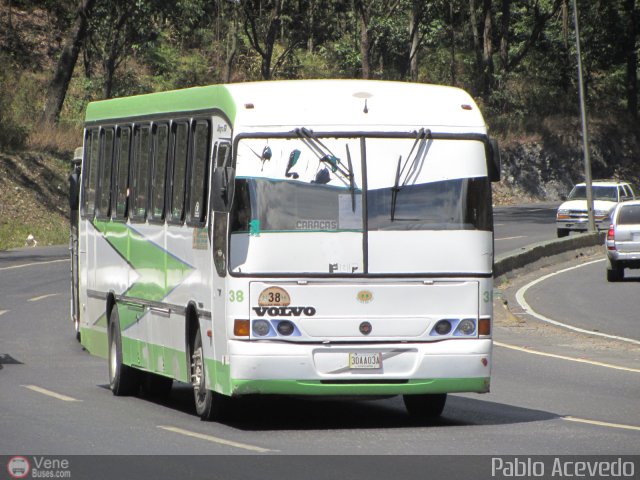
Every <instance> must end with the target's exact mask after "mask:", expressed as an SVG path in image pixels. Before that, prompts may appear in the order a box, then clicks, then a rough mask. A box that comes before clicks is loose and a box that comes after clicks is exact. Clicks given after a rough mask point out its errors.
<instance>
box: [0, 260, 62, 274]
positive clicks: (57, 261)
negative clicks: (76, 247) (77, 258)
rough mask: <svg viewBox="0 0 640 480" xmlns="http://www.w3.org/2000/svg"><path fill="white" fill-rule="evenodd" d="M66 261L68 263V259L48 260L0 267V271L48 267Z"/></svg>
mask: <svg viewBox="0 0 640 480" xmlns="http://www.w3.org/2000/svg"><path fill="white" fill-rule="evenodd" d="M68 261H69V259H68V258H64V259H61V260H50V261H48V262H33V263H24V264H22V265H12V266H10V267H2V268H0V271H3V270H15V269H17V268H25V267H33V266H35V265H49V264H51V263H60V262H68Z"/></svg>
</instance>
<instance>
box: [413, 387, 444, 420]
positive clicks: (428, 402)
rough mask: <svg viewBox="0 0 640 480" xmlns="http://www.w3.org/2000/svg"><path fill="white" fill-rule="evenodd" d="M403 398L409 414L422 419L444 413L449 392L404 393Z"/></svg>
mask: <svg viewBox="0 0 640 480" xmlns="http://www.w3.org/2000/svg"><path fill="white" fill-rule="evenodd" d="M402 399H403V400H404V406H405V407H406V408H407V411H408V412H409V415H411V416H412V417H414V418H417V419H420V420H428V419H431V418H436V417H439V416H440V415H441V414H442V411H443V410H444V404H445V403H446V402H447V394H446V393H436V394H425V395H403V398H402Z"/></svg>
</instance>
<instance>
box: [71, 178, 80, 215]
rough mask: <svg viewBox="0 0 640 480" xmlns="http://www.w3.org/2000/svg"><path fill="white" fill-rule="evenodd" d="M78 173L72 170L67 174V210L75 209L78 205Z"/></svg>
mask: <svg viewBox="0 0 640 480" xmlns="http://www.w3.org/2000/svg"><path fill="white" fill-rule="evenodd" d="M79 203H80V175H78V172H73V173H72V174H71V175H69V210H70V211H72V212H73V211H75V210H78V208H79V207H80V205H79Z"/></svg>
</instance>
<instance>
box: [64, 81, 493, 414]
mask: <svg viewBox="0 0 640 480" xmlns="http://www.w3.org/2000/svg"><path fill="white" fill-rule="evenodd" d="M499 172H500V164H499V154H498V150H497V147H496V144H495V143H494V142H493V141H492V140H490V138H489V137H488V135H487V129H486V125H485V122H484V120H483V117H482V115H481V113H480V111H479V109H478V107H477V106H476V104H475V103H474V102H473V100H472V99H471V98H470V96H469V95H468V94H467V93H465V92H464V91H462V90H459V89H456V88H450V87H442V86H433V85H421V84H410V83H398V82H377V81H360V80H304V81H282V82H260V83H246V84H229V85H214V86H206V87H199V88H189V89H185V90H178V91H170V92H164V93H153V94H148V95H140V96H134V97H129V98H119V99H113V100H105V101H100V102H94V103H91V104H89V106H88V107H87V112H86V119H85V134H84V154H83V165H82V178H81V188H80V194H79V205H80V209H79V216H80V219H79V229H78V232H79V233H78V235H79V241H78V252H77V254H78V271H79V275H78V277H77V278H78V282H77V284H76V285H74V288H75V289H77V298H78V302H76V303H75V304H74V305H77V307H75V308H76V309H77V311H76V312H73V315H74V318H77V319H78V320H79V328H80V333H81V341H82V344H83V345H84V346H85V347H86V349H87V350H88V351H89V352H91V353H92V354H96V355H99V356H102V357H105V358H107V359H108V365H109V378H110V385H111V390H112V391H113V393H114V394H115V395H127V394H135V393H136V392H138V389H139V388H140V387H141V386H142V387H143V388H146V389H147V390H148V391H150V392H152V393H167V392H168V391H169V390H170V388H171V385H172V382H173V381H174V380H175V381H179V382H185V383H190V384H192V386H193V390H194V397H195V404H196V410H197V413H198V415H200V416H201V417H202V418H203V419H216V418H218V419H221V418H224V416H225V415H226V414H227V413H228V412H229V408H230V407H231V406H232V405H233V397H237V396H242V395H248V394H286V395H330V396H340V395H347V396H360V395H362V396H388V395H403V397H404V403H405V405H406V407H407V410H408V411H409V413H410V414H412V415H416V416H419V417H430V416H437V415H440V413H441V412H442V409H443V408H444V405H445V401H446V395H447V393H451V392H478V393H484V392H488V391H489V383H490V371H491V354H492V339H491V327H492V288H493V278H492V269H493V217H492V205H491V181H494V180H497V179H498V177H499Z"/></svg>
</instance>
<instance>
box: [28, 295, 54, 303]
mask: <svg viewBox="0 0 640 480" xmlns="http://www.w3.org/2000/svg"><path fill="white" fill-rule="evenodd" d="M56 295H60V294H59V293H47V294H46V295H40V296H39V297H33V298H30V299H29V300H27V302H38V301H40V300H44V299H45V298H49V297H55V296H56Z"/></svg>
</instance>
